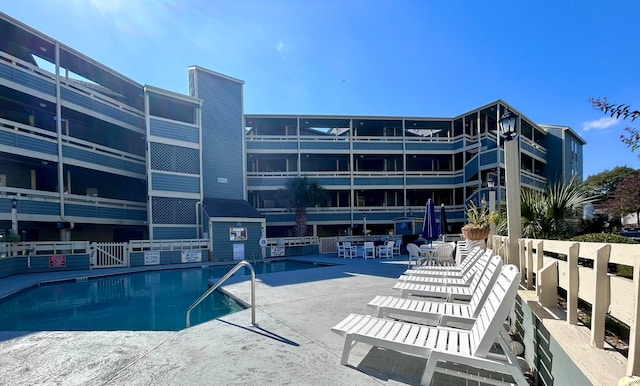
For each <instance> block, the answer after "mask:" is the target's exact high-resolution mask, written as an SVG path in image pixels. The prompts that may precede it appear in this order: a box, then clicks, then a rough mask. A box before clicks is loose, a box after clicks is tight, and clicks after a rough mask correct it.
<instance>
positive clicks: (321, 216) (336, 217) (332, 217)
mask: <svg viewBox="0 0 640 386" xmlns="http://www.w3.org/2000/svg"><path fill="white" fill-rule="evenodd" d="M307 218H308V220H309V221H350V220H351V215H349V213H311V214H309V215H308V216H307Z"/></svg>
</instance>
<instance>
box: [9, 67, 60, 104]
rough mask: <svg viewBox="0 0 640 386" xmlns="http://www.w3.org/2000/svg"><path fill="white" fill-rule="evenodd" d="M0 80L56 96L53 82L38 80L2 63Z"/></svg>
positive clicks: (29, 74) (38, 78)
mask: <svg viewBox="0 0 640 386" xmlns="http://www.w3.org/2000/svg"><path fill="white" fill-rule="evenodd" d="M0 78H4V79H7V80H10V81H12V82H16V83H18V84H21V85H23V86H26V87H29V88H31V89H34V90H37V91H40V92H43V93H45V94H47V95H51V96H55V95H56V86H55V84H54V83H53V80H47V79H43V78H40V77H39V76H37V75H34V74H31V73H28V72H25V71H20V70H17V69H15V68H12V67H10V66H9V65H7V64H4V63H3V64H1V65H0Z"/></svg>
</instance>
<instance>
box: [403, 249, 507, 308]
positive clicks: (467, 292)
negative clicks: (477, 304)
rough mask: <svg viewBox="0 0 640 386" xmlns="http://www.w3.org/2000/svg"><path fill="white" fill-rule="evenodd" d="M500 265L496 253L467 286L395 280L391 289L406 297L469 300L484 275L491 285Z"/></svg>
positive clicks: (500, 261)
mask: <svg viewBox="0 0 640 386" xmlns="http://www.w3.org/2000/svg"><path fill="white" fill-rule="evenodd" d="M501 267H502V257H500V256H498V255H496V256H493V257H492V258H491V259H490V260H489V264H488V265H487V268H485V270H484V272H482V274H481V275H474V276H473V279H472V280H471V284H469V286H468V287H448V286H446V285H430V284H419V283H408V282H397V283H396V284H395V285H394V286H393V289H397V290H400V297H403V298H406V297H408V296H409V295H418V296H426V297H433V298H443V299H445V300H446V301H451V300H453V299H460V300H471V298H472V297H473V293H474V292H475V291H476V288H477V287H478V283H480V281H481V280H482V279H483V277H484V276H485V275H487V276H488V277H490V278H491V279H490V284H489V286H492V285H493V283H494V282H495V280H496V278H497V277H498V274H499V273H500V268H501Z"/></svg>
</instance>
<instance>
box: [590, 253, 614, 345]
mask: <svg viewBox="0 0 640 386" xmlns="http://www.w3.org/2000/svg"><path fill="white" fill-rule="evenodd" d="M610 254H611V245H610V244H606V245H604V246H603V247H602V248H600V249H598V251H597V252H596V256H595V259H594V262H593V273H594V275H595V280H594V283H595V285H594V286H593V300H594V301H593V306H592V307H591V345H592V346H594V347H597V348H604V329H605V326H604V323H605V320H606V318H607V311H608V309H609V303H610V298H609V275H607V264H608V263H609V255H610Z"/></svg>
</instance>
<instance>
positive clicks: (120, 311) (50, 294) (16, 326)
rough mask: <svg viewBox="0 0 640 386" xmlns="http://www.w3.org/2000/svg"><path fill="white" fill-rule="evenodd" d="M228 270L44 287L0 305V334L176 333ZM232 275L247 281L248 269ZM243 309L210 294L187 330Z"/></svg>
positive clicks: (289, 264) (277, 268) (270, 266)
mask: <svg viewBox="0 0 640 386" xmlns="http://www.w3.org/2000/svg"><path fill="white" fill-rule="evenodd" d="M313 267H316V266H315V265H313V264H309V263H300V262H293V261H280V262H270V263H265V264H256V265H254V269H255V271H256V275H257V276H260V274H264V273H270V272H282V271H291V270H297V269H304V268H313ZM230 269H231V266H225V267H212V268H203V269H196V268H193V269H178V270H164V271H150V272H141V273H132V274H126V275H117V276H109V277H102V278H97V279H89V280H85V281H73V282H64V283H56V284H46V285H41V286H38V287H33V288H30V289H27V290H25V291H22V292H20V293H18V294H15V295H13V296H10V297H8V298H6V299H4V300H2V301H0V331H51V330H63V331H75V330H81V331H112V330H132V331H177V330H181V329H183V328H184V327H185V315H186V311H187V309H188V308H189V306H190V305H191V304H192V303H193V302H194V301H195V300H196V299H197V298H198V297H199V296H200V295H201V294H202V293H203V292H204V291H206V290H207V288H208V287H209V284H208V280H209V279H211V278H220V277H222V276H224V275H225V274H226V273H227V272H228V271H229V270H230ZM244 270H245V271H244V272H243V271H242V270H240V271H238V272H237V273H236V275H248V274H249V270H248V269H247V268H245V269H244ZM241 309H243V307H242V306H241V305H240V304H238V303H237V302H235V301H234V300H233V299H231V298H229V297H228V296H226V295H224V294H222V293H220V292H219V291H215V292H214V293H213V294H211V295H210V296H209V297H208V298H207V299H206V300H205V301H203V302H202V303H201V304H200V305H199V306H198V307H196V308H195V309H194V310H193V311H192V312H191V325H195V324H198V323H202V322H205V321H208V320H211V319H214V318H217V317H219V316H222V315H226V314H229V313H232V312H236V311H239V310H241Z"/></svg>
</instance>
